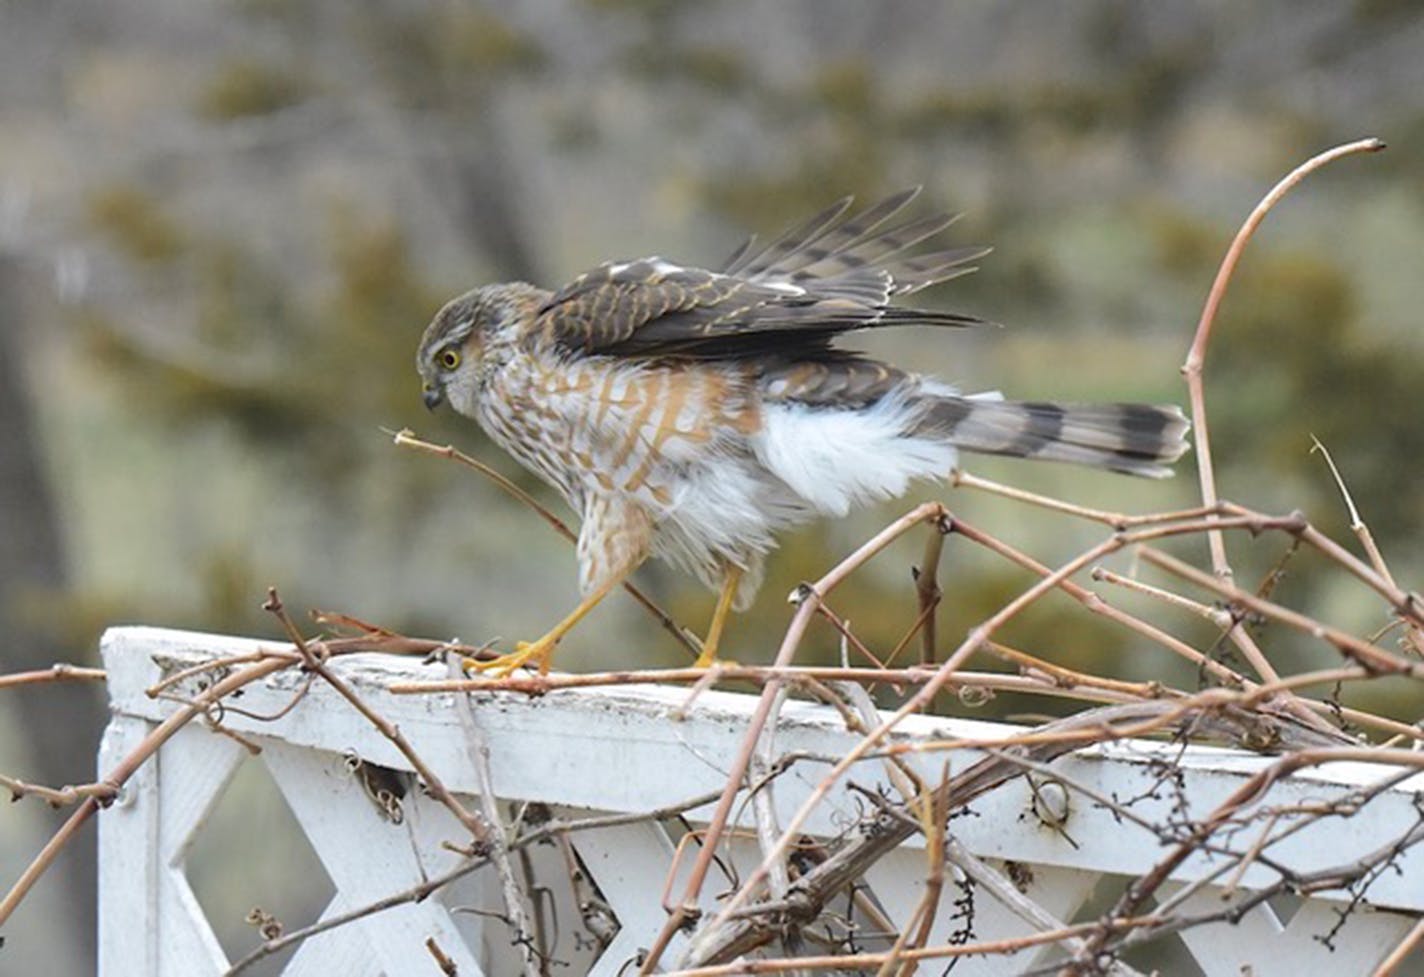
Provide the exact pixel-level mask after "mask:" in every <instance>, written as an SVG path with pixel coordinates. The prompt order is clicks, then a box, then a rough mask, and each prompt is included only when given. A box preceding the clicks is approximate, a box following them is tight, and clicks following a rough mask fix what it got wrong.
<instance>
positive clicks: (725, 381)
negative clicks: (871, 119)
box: [416, 190, 1188, 674]
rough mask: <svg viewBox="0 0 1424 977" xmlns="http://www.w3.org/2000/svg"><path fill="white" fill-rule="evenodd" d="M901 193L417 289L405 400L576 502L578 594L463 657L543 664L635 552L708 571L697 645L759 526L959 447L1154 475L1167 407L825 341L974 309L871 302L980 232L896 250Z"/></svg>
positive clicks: (867, 493) (1172, 439) (722, 606)
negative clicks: (759, 226) (712, 254)
mask: <svg viewBox="0 0 1424 977" xmlns="http://www.w3.org/2000/svg"><path fill="white" fill-rule="evenodd" d="M916 192H917V190H906V191H903V192H901V193H897V194H895V195H893V196H891V197H889V198H887V199H885V200H882V201H880V202H879V203H877V204H875V205H874V206H871V207H869V208H868V209H866V210H864V211H862V212H860V213H858V214H854V215H853V216H847V215H848V213H849V211H850V207H851V199H850V198H846V199H844V200H841V201H839V202H837V203H836V204H835V205H834V206H832V207H830V208H829V209H827V210H825V211H822V212H821V213H819V214H816V215H815V216H814V217H811V218H810V219H809V220H806V221H804V222H803V223H801V224H799V225H797V226H795V227H793V228H792V229H791V230H789V231H787V232H786V233H784V234H783V235H781V236H780V237H779V238H776V239H775V240H774V241H772V242H771V243H770V244H768V245H766V246H765V247H762V248H757V247H756V241H755V238H752V239H750V240H748V241H747V242H746V243H745V244H744V245H743V246H742V247H741V248H739V249H738V250H737V251H736V252H735V253H734V254H733V255H732V256H731V257H730V258H729V259H728V260H727V261H726V262H725V263H724V264H723V265H722V267H721V268H720V269H719V270H716V271H709V270H703V269H701V268H693V267H687V266H684V265H680V264H677V263H675V262H672V261H667V260H665V259H663V258H658V257H653V258H643V259H639V260H633V261H612V262H608V263H606V264H602V265H599V266H598V267H597V268H594V269H593V270H592V271H589V272H587V273H585V274H583V275H580V276H579V277H578V278H576V279H574V280H573V281H572V282H570V283H569V284H567V285H565V286H564V287H563V288H561V289H559V290H558V291H553V292H551V291H548V290H545V289H542V288H536V287H535V286H533V285H528V284H525V283H522V282H511V283H504V284H497V285H486V286H483V287H481V288H476V289H474V290H473V291H470V292H467V293H465V294H464V295H461V296H459V297H458V298H456V299H454V300H452V301H451V302H449V303H448V304H447V305H446V306H445V307H444V308H442V309H441V310H440V312H439V313H438V314H437V315H436V316H435V319H434V321H432V322H431V323H430V325H429V327H428V328H427V329H426V330H425V335H424V337H423V338H422V339H421V342H420V349H419V353H418V355H417V359H416V366H417V369H418V370H419V372H420V376H421V378H422V380H423V381H424V399H425V404H426V406H428V407H430V408H432V409H434V408H435V407H436V406H438V405H439V404H440V403H441V402H442V401H448V402H449V404H450V405H451V406H452V407H453V408H454V409H455V410H456V411H458V412H459V413H461V414H464V415H466V416H468V417H472V418H474V419H475V420H476V421H478V422H479V424H480V426H481V427H482V428H484V430H485V432H486V433H487V434H488V435H489V436H490V437H491V438H492V439H493V440H494V441H495V442H496V443H497V444H499V445H500V446H502V447H503V448H504V449H505V450H506V451H508V452H509V453H510V454H512V455H513V456H514V457H515V458H517V459H518V460H519V461H520V462H521V463H522V464H523V465H525V466H526V467H527V468H529V469H530V470H531V471H533V472H534V473H535V474H536V475H538V476H539V477H540V478H542V479H543V480H544V481H546V482H548V483H549V484H550V485H552V486H553V487H554V488H555V489H557V490H558V492H559V493H560V494H561V495H562V496H563V497H564V498H565V499H566V500H567V501H568V503H569V505H571V506H572V507H573V508H574V510H575V511H576V512H578V513H579V514H580V515H581V516H582V519H583V522H582V527H581V529H580V531H579V536H578V565H579V586H580V590H581V592H582V594H583V599H582V601H581V602H580V603H579V605H578V606H577V607H576V608H575V609H574V610H573V611H572V612H571V613H570V614H569V615H568V616H566V617H565V618H564V619H563V620H561V621H560V622H559V623H558V624H556V625H555V626H554V627H553V628H552V629H550V631H549V632H548V633H547V634H545V635H544V636H543V637H541V638H539V639H538V640H537V641H533V642H520V643H519V644H518V645H517V646H516V647H515V650H514V651H513V652H511V653H509V654H506V655H503V656H501V657H500V658H498V659H496V660H495V661H493V662H488V663H480V664H477V665H474V666H473V667H476V668H480V669H488V670H490V671H492V672H493V673H495V674H508V673H509V672H511V671H512V670H514V669H515V668H518V667H520V666H522V665H525V664H527V663H533V664H536V665H537V666H538V667H539V669H540V671H541V672H542V671H547V670H548V667H549V663H550V661H551V658H552V655H553V652H554V649H555V647H556V645H557V644H558V642H559V640H560V639H561V638H562V637H563V636H564V635H565V634H567V633H568V631H569V630H570V629H571V628H572V627H573V626H574V625H575V624H576V623H577V622H578V621H579V620H580V619H581V618H582V617H583V616H584V615H585V614H587V613H588V612H589V610H591V609H592V608H593V607H594V606H595V605H596V604H597V603H598V602H599V601H600V600H601V599H602V598H603V597H604V596H606V595H607V594H608V592H609V591H610V590H612V589H613V588H614V587H616V586H618V585H619V584H620V583H621V582H622V581H623V579H624V578H625V577H627V575H628V574H629V573H631V572H632V571H633V570H634V569H635V568H636V567H638V565H639V564H641V563H642V562H643V561H644V560H646V559H647V558H648V557H650V556H656V557H661V558H663V559H665V560H667V561H669V562H671V563H672V564H674V565H676V566H678V567H680V568H681V569H683V570H686V571H688V572H691V573H692V574H694V575H696V576H697V577H698V578H699V579H701V580H702V581H703V582H704V583H705V584H707V585H708V586H710V587H712V588H713V589H714V590H720V596H719V598H718V601H717V605H716V610H715V612H714V613H713V616H712V623H711V626H710V627H709V629H708V632H707V637H706V639H705V640H704V642H703V646H702V647H703V650H702V654H701V656H700V658H699V659H698V664H699V665H703V666H706V665H708V664H710V663H711V662H712V661H713V660H714V658H715V655H716V651H717V646H718V643H719V640H720V637H721V634H722V630H723V626H724V624H725V621H726V618H727V614H728V612H729V610H731V609H732V608H736V609H739V610H740V609H742V608H744V607H746V606H747V605H748V604H749V603H750V602H751V599H752V596H753V594H754V593H755V592H756V589H757V586H758V584H759V582H760V580H761V576H762V565H763V561H764V559H765V556H766V554H767V552H768V551H769V550H771V549H772V548H773V547H774V546H775V545H776V535H777V533H778V532H779V531H780V530H782V529H785V528H787V527H790V526H795V525H798V524H801V523H805V522H807V521H809V520H812V519H815V518H817V517H822V516H843V515H845V514H846V513H847V512H848V511H849V510H850V509H851V508H852V507H854V506H858V505H862V504H865V503H868V502H871V501H874V500H877V499H886V498H890V497H892V496H898V495H900V494H902V493H903V492H905V491H906V489H907V488H908V487H909V486H910V483H911V482H913V481H915V480H918V479H933V478H943V477H946V476H947V475H948V474H949V473H950V472H951V470H952V469H953V468H954V467H955V466H956V464H957V462H958V457H959V452H960V451H961V450H963V451H971V452H981V453H986V454H997V455H1012V456H1015V457H1022V458H1040V459H1045V460H1049V461H1062V462H1073V463H1076V464H1080V465H1088V466H1092V467H1096V468H1105V469H1110V470H1112V471H1117V472H1126V473H1129V474H1133V475H1146V476H1150V477H1162V476H1165V475H1168V474H1170V473H1171V470H1170V468H1169V467H1168V466H1169V465H1170V464H1171V463H1172V462H1174V461H1176V460H1177V458H1179V457H1180V456H1181V455H1182V453H1183V451H1185V450H1186V441H1185V434H1186V431H1187V426H1188V425H1187V421H1186V418H1185V417H1184V416H1183V415H1182V412H1181V410H1180V409H1178V408H1176V407H1171V406H1153V405H1146V404H1101V405H1075V404H1054V403H1047V402H1040V401H1032V402H1029V401H1025V402H1016V401H1009V400H1004V399H1002V398H1001V397H1000V396H999V395H997V394H979V395H965V394H961V393H959V392H958V391H957V390H956V389H955V388H954V387H951V386H949V385H948V384H945V383H942V382H940V381H939V380H936V379H933V378H931V377H927V376H921V375H919V374H916V373H913V372H910V371H908V370H903V369H900V368H898V367H896V366H892V365H891V364H889V363H883V362H880V361H878V360H874V359H871V358H869V357H867V356H863V355H861V354H859V353H855V352H852V351H849V350H846V349H844V348H841V347H838V346H837V345H836V339H837V338H838V337H839V336H840V335H841V334H842V333H845V332H850V331H853V330H858V329H878V328H882V327H885V326H968V325H973V324H975V323H977V322H979V321H980V320H978V319H976V318H975V317H973V316H969V315H963V314H960V313H956V312H941V311H934V310H929V309H917V308H908V307H903V306H898V305H894V304H892V303H893V302H894V301H895V300H896V299H900V298H902V297H904V296H908V295H911V294H913V293H915V292H917V291H919V290H920V289H923V288H925V287H927V286H930V285H934V284H937V283H939V282H943V281H947V280H949V279H951V278H954V277H957V276H959V275H962V274H965V273H967V272H969V271H972V270H973V268H972V267H971V266H970V263H971V262H973V261H975V260H976V259H978V258H980V257H982V256H983V255H985V254H986V253H987V250H988V249H985V248H973V247H969V248H964V247H962V248H955V249H952V250H947V251H930V252H928V253H918V254H910V253H909V252H911V251H912V250H913V249H915V248H916V246H917V245H919V244H920V243H921V242H923V241H925V240H926V239H928V238H930V237H932V236H933V235H935V234H938V233H939V232H940V231H942V230H944V229H945V228H946V227H948V226H949V224H950V223H952V222H953V220H954V218H953V217H951V216H948V215H938V216H931V217H923V218H917V219H901V220H898V221H897V220H896V219H895V218H896V215H898V214H900V212H901V211H902V210H903V209H904V208H905V206H906V204H908V203H909V202H910V200H911V199H913V198H914V196H915V194H916Z"/></svg>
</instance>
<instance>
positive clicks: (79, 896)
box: [0, 253, 101, 973]
mask: <svg viewBox="0 0 1424 977" xmlns="http://www.w3.org/2000/svg"><path fill="white" fill-rule="evenodd" d="M23 313H24V283H23V277H22V272H21V268H20V263H19V261H18V260H17V259H16V258H14V257H12V256H9V255H5V254H3V253H0V418H3V423H0V634H4V636H5V643H4V649H5V650H4V652H3V653H0V670H4V671H7V672H8V671H24V670H28V669H34V668H46V667H48V666H49V665H50V664H52V663H54V662H56V661H74V660H76V659H78V658H84V657H92V650H91V653H90V655H88V656H84V655H80V654H79V653H78V649H75V648H69V647H65V645H64V642H63V635H64V633H65V632H66V630H67V629H66V628H65V627H64V626H63V625H56V626H54V627H45V626H44V625H43V624H42V623H41V622H40V621H39V619H38V616H37V615H36V614H35V613H34V612H33V611H32V610H29V611H27V609H26V604H27V603H29V602H31V601H33V600H34V598H35V597H37V596H52V595H56V594H59V593H61V592H62V591H63V590H64V588H65V583H66V573H65V566H64V550H63V546H62V541H61V539H60V533H59V523H58V520H57V518H56V513H55V507H54V500H53V497H52V495H51V494H50V491H49V487H48V485H47V484H46V478H45V472H44V466H43V464H42V460H41V455H40V452H39V444H38V441H37V438H36V431H35V426H34V416H33V412H32V411H31V409H30V404H29V402H28V400H27V387H26V384H25V377H24V370H23V367H22V364H23V363H24V357H23V356H22V347H23V346H24V328H23V325H22V324H23ZM54 395H55V396H62V395H63V392H62V391H54ZM8 696H9V700H8V702H7V706H9V707H10V708H13V709H14V710H15V714H16V715H17V716H18V719H19V726H20V730H21V732H22V735H23V736H24V737H25V739H26V740H27V741H28V743H29V747H28V749H26V750H24V751H23V753H22V755H23V756H24V757H25V758H26V760H27V767H26V769H23V770H9V771H6V772H7V773H10V774H13V775H18V776H20V777H23V778H25V779H31V780H36V781H39V782H40V783H44V784H49V785H52V786H59V785H63V784H71V783H84V782H87V781H90V780H92V779H94V773H93V770H94V766H93V765H94V755H95V752H96V751H97V750H98V747H99V733H100V729H101V709H100V705H99V702H98V701H97V696H96V695H95V694H94V693H93V692H92V690H90V689H89V688H88V687H86V686H76V685H65V686H55V687H44V686H40V687H35V688H33V689H32V690H25V691H21V692H10V693H8ZM27 803H33V802H32V801H31V802H27ZM94 857H95V844H94V832H93V830H90V831H86V832H82V833H81V834H80V836H79V837H78V838H76V839H75V841H74V842H71V844H70V845H69V848H68V850H66V851H65V852H64V854H63V855H61V856H60V858H59V860H58V861H57V862H56V863H55V865H54V867H53V868H51V869H50V872H49V878H48V879H47V880H46V881H45V882H44V883H43V884H44V885H45V886H47V887H51V888H52V889H53V890H55V891H56V892H57V894H58V896H59V898H58V899H57V900H56V901H57V902H58V904H60V905H63V906H65V907H66V909H67V912H68V914H69V915H68V918H67V919H66V920H65V924H64V926H63V930H62V931H63V932H64V933H65V936H66V939H67V941H68V942H69V943H70V949H72V950H75V951H78V953H77V955H78V956H79V958H80V959H81V960H85V961H90V962H91V965H90V966H89V968H88V971H87V972H90V973H92V972H93V967H92V960H93V957H94V944H95V930H94V927H95V922H94V920H95V917H94V908H95V894H96V889H95V869H94ZM56 959H58V956H57V957H56Z"/></svg>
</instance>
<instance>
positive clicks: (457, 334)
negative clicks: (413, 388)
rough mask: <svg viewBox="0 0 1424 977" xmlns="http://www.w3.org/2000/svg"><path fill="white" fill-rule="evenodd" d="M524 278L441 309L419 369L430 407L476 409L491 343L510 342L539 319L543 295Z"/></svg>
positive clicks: (425, 339) (422, 348) (420, 356)
mask: <svg viewBox="0 0 1424 977" xmlns="http://www.w3.org/2000/svg"><path fill="white" fill-rule="evenodd" d="M541 294H543V293H541V292H540V291H539V290H538V289H536V288H534V287H533V286H532V285H526V284H524V283H523V282H511V283H506V284H501V285H485V286H483V287H482V288H476V289H473V290H472V291H469V292H466V293H465V294H464V295H461V296H460V297H459V298H455V299H451V300H450V301H449V302H447V303H446V304H445V307H444V308H443V309H441V310H440V311H439V312H438V313H436V315H435V318H434V319H433V320H432V321H431V323H430V325H429V326H427V327H426V328H425V335H424V336H423V337H421V340H420V349H419V351H418V352H417V353H416V356H415V368H416V370H417V371H419V373H420V378H421V381H422V384H421V389H422V391H423V394H422V396H423V397H424V400H425V406H426V407H429V408H430V409H431V410H434V409H435V408H436V407H438V406H439V405H440V403H441V402H442V401H446V400H448V401H449V402H450V406H452V407H454V408H455V409H456V410H457V411H459V412H460V413H462V414H473V413H474V404H475V399H476V397H477V396H478V389H479V385H480V382H481V377H482V374H483V372H484V371H483V370H482V366H483V365H484V364H483V361H484V359H485V356H486V354H487V353H488V352H489V350H490V348H491V347H494V346H505V345H506V344H508V343H509V342H510V341H511V340H513V339H515V338H516V337H517V336H518V335H519V334H520V333H521V332H522V331H523V330H524V329H526V328H528V326H529V325H530V324H531V323H532V322H533V318H534V314H535V312H536V310H537V307H538V303H537V301H536V297H537V296H538V295H541Z"/></svg>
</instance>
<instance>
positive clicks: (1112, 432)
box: [917, 394, 1190, 478]
mask: <svg viewBox="0 0 1424 977" xmlns="http://www.w3.org/2000/svg"><path fill="white" fill-rule="evenodd" d="M922 402H923V403H924V407H925V412H924V414H923V415H922V418H921V420H920V423H919V430H918V431H917V433H928V434H934V435H937V436H939V437H943V438H944V439H945V440H946V441H948V442H949V443H951V444H953V445H954V446H955V447H957V448H961V449H963V450H965V451H975V452H979V453H980V454H990V455H1008V456H1011V457H1015V458H1038V459H1043V460H1046V461H1064V462H1070V463H1072V464H1077V465H1086V466H1088V467H1091V468H1105V469H1107V470H1109V471H1115V472H1122V473H1124V474H1128V475H1144V476H1146V477H1148V478H1166V477H1167V476H1169V475H1171V474H1172V469H1171V467H1170V466H1171V464H1172V463H1173V462H1175V461H1176V460H1177V459H1178V458H1180V457H1181V456H1182V455H1183V454H1184V453H1185V452H1186V450H1187V441H1186V434H1187V430H1188V429H1189V427H1190V424H1189V423H1188V421H1187V418H1186V416H1185V415H1183V413H1182V411H1181V409H1180V408H1178V407H1174V406H1161V405H1155V404H1053V403H1047V402H1038V401H1011V400H991V399H987V398H979V397H959V396H945V395H938V394H934V395H926V396H925V397H924V398H923V401H922Z"/></svg>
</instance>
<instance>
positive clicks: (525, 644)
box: [465, 576, 623, 678]
mask: <svg viewBox="0 0 1424 977" xmlns="http://www.w3.org/2000/svg"><path fill="white" fill-rule="evenodd" d="M622 582H623V578H622V577H621V576H619V577H614V578H613V579H611V580H608V581H606V582H604V583H603V584H602V585H601V586H600V587H599V588H598V589H597V590H595V591H594V592H593V593H591V594H589V595H588V596H587V597H585V598H584V599H583V600H581V601H579V605H578V607H575V608H574V609H573V610H572V611H570V612H569V615H568V617H566V618H564V619H563V620H562V621H560V622H559V623H558V624H555V625H554V626H553V627H552V628H550V629H549V633H548V634H546V635H544V637H542V638H540V639H539V640H538V641H518V642H515V645H514V650H513V651H511V652H510V653H509V654H507V655H500V656H499V657H498V658H492V659H490V660H489V661H487V662H482V661H476V660H475V659H473V658H470V659H466V660H465V671H467V672H489V673H490V674H491V675H493V676H494V677H495V678H504V677H505V676H507V675H509V674H510V673H511V672H513V671H514V670H515V669H516V668H521V667H523V666H524V665H525V664H527V663H528V662H529V661H531V660H533V661H536V662H538V664H539V674H540V675H545V674H547V673H548V671H549V663H550V662H552V661H553V660H554V648H555V647H557V646H558V644H559V641H560V640H561V639H562V638H563V637H564V635H566V634H568V633H569V632H570V631H571V630H573V627H574V625H575V624H577V623H578V622H579V621H582V620H583V618H584V616H585V615H586V614H588V612H589V611H591V610H593V609H594V608H595V607H597V606H598V602H599V601H601V600H603V598H605V597H607V596H608V593H609V591H611V590H612V589H613V588H614V587H617V586H618V585H619V584H620V583H622Z"/></svg>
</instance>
